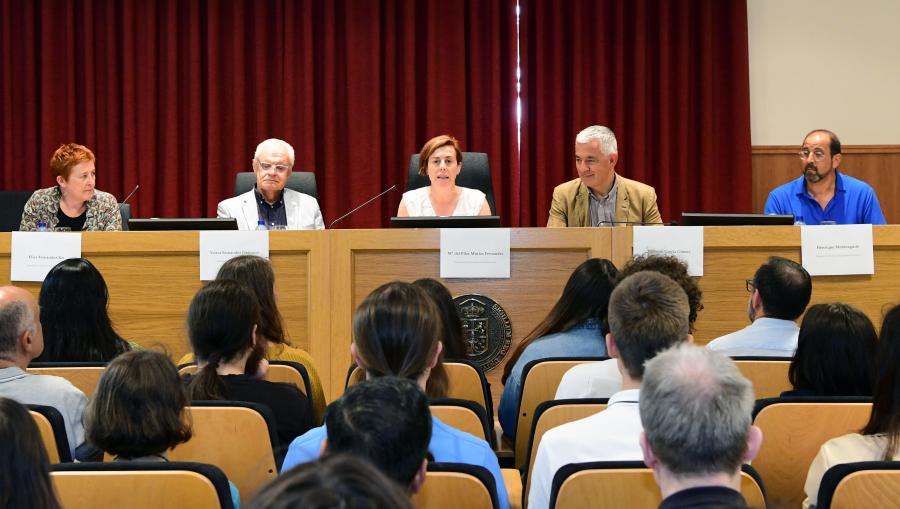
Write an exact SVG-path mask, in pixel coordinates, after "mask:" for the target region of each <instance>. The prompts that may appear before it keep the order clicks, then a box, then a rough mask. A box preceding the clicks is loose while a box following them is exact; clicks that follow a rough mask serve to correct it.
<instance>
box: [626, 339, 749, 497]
mask: <svg viewBox="0 0 900 509" xmlns="http://www.w3.org/2000/svg"><path fill="white" fill-rule="evenodd" d="M639 407H640V411H641V422H642V423H643V425H644V432H643V433H641V450H642V451H643V452H644V463H646V464H647V466H648V467H650V468H651V469H653V476H654V477H655V478H656V483H657V484H658V485H659V489H660V491H661V492H662V496H663V501H662V504H660V506H659V507H660V509H675V508H682V507H684V508H688V507H729V508H738V507H747V503H746V501H745V500H744V497H742V496H741V493H740V489H741V464H742V463H748V462H750V460H752V459H753V458H754V457H756V453H757V452H759V448H760V446H761V445H762V438H763V437H762V431H760V429H759V428H757V427H756V426H753V425H752V423H751V414H752V412H753V387H752V386H751V385H750V382H749V381H748V380H747V379H746V378H744V377H743V376H741V372H740V371H739V370H738V369H737V366H735V365H734V362H732V361H731V359H729V358H728V357H726V356H725V355H722V354H720V353H716V352H713V351H710V350H707V349H705V348H701V347H697V346H693V345H681V346H676V347H673V348H671V349H669V350H667V351H665V352H663V353H661V354H659V355H657V356H656V357H654V358H653V359H651V360H650V361H648V362H647V365H646V367H645V371H644V381H643V382H642V383H641V402H640V404H639Z"/></svg>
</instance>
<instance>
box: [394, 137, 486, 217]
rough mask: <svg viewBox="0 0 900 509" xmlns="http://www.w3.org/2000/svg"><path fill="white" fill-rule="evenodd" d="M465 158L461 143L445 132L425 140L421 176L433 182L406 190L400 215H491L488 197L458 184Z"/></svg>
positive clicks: (421, 159)
mask: <svg viewBox="0 0 900 509" xmlns="http://www.w3.org/2000/svg"><path fill="white" fill-rule="evenodd" d="M462 167H463V158H462V150H460V148H459V142H458V141H457V140H456V138H454V137H453V136H450V135H447V134H442V135H440V136H435V137H434V138H431V139H430V140H428V141H426V142H425V145H423V146H422V151H421V152H420V153H419V175H421V176H423V177H426V176H427V177H428V180H429V181H430V182H431V183H430V184H429V185H427V186H425V187H420V188H418V189H413V190H412V191H407V192H405V193H403V198H401V199H400V207H399V208H398V209H397V216H398V217H407V216H411V217H435V216H438V217H447V216H489V215H491V206H490V205H489V204H488V201H487V196H485V194H484V193H483V192H481V191H479V190H478V189H469V188H468V187H461V186H458V185H456V177H457V176H458V175H459V172H460V171H462Z"/></svg>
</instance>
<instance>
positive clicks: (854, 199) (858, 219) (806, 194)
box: [764, 129, 886, 224]
mask: <svg viewBox="0 0 900 509" xmlns="http://www.w3.org/2000/svg"><path fill="white" fill-rule="evenodd" d="M799 155H800V161H801V164H802V165H803V175H802V176H801V177H799V178H797V179H796V180H793V181H791V182H788V183H787V184H784V185H782V186H779V187H777V188H775V189H774V190H773V191H772V192H771V193H769V199H768V200H766V207H765V210H764V211H765V213H766V214H793V215H794V217H795V218H796V221H797V222H798V223H803V224H821V223H822V222H823V221H829V222H834V223H836V224H885V222H886V221H885V219H884V214H882V213H881V205H879V204H878V198H877V197H876V196H875V191H874V190H873V189H872V187H871V186H870V185H869V184H866V183H865V182H863V181H861V180H858V179H855V178H853V177H851V176H849V175H844V174H842V173H841V172H839V171H838V166H839V165H840V163H841V142H840V140H838V137H837V135H836V134H834V133H833V132H831V131H826V130H824V129H817V130H815V131H812V132H810V133H809V134H807V135H806V138H804V139H803V146H802V147H801V148H800V152H799Z"/></svg>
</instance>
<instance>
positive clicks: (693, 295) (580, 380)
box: [555, 255, 703, 399]
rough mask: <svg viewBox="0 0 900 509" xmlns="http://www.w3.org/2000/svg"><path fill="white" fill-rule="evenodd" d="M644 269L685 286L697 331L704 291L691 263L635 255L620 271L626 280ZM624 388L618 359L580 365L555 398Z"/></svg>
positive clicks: (604, 393) (690, 319) (599, 395)
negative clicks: (691, 270)
mask: <svg viewBox="0 0 900 509" xmlns="http://www.w3.org/2000/svg"><path fill="white" fill-rule="evenodd" d="M642 271H649V272H658V273H660V274H663V275H666V276H668V277H669V278H671V279H672V280H673V281H675V282H676V283H678V285H679V286H681V289H682V290H684V293H685V294H687V299H688V305H689V306H690V315H689V316H688V324H689V326H690V330H691V332H693V331H694V322H696V321H697V314H698V313H699V312H700V310H702V309H703V303H702V299H703V292H701V291H700V287H699V286H698V285H697V281H696V279H694V278H693V277H691V276H689V275H688V268H687V264H685V263H684V262H682V261H681V260H679V259H678V258H675V257H674V256H656V255H641V256H635V257H634V258H632V259H631V260H630V261H629V262H628V263H626V264H625V267H624V268H622V272H621V273H620V274H619V279H620V280H622V279H624V278H627V277H628V276H630V275H632V274H636V273H638V272H642ZM621 389H622V375H621V374H620V373H619V368H618V366H617V363H616V361H615V359H609V360H605V361H600V362H590V363H585V364H580V365H578V366H575V367H573V368H571V369H570V370H569V371H567V372H566V374H565V375H563V378H562V380H561V381H560V383H559V387H558V388H557V390H556V398H555V399H569V398H608V397H610V396H612V395H613V394H615V393H616V392H618V391H620V390H621Z"/></svg>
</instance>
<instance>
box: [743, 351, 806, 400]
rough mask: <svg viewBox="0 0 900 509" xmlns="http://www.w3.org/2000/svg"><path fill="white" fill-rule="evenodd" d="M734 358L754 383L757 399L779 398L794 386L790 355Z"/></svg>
mask: <svg viewBox="0 0 900 509" xmlns="http://www.w3.org/2000/svg"><path fill="white" fill-rule="evenodd" d="M732 360H734V363H735V364H736V365H737V367H738V369H739V370H741V374H742V375H744V377H746V378H747V380H750V383H751V384H753V394H754V395H755V396H756V399H765V398H777V397H778V396H781V393H782V392H784V391H789V390H791V389H793V388H794V387H793V386H792V385H791V382H790V380H788V369H789V368H790V367H791V358H790V357H732Z"/></svg>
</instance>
